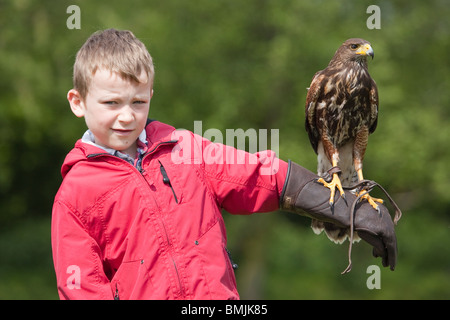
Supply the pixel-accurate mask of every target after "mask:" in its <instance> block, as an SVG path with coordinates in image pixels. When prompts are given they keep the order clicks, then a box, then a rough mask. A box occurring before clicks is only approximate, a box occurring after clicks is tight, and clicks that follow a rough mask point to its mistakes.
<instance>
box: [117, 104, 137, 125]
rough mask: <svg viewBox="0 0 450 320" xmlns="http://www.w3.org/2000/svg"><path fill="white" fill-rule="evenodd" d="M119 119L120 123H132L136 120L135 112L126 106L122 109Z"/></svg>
mask: <svg viewBox="0 0 450 320" xmlns="http://www.w3.org/2000/svg"><path fill="white" fill-rule="evenodd" d="M117 119H118V120H119V121H120V122H132V121H133V120H134V116H133V110H132V109H131V108H130V107H129V106H124V107H123V108H121V110H120V113H119V116H118V117H117Z"/></svg>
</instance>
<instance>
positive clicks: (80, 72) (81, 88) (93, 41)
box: [73, 29, 155, 99]
mask: <svg viewBox="0 0 450 320" xmlns="http://www.w3.org/2000/svg"><path fill="white" fill-rule="evenodd" d="M99 68H105V69H107V70H110V71H112V72H116V73H118V74H119V75H120V76H121V77H122V78H123V79H127V80H130V81H131V80H133V81H136V82H141V81H139V77H140V76H141V73H142V71H144V72H146V73H147V78H148V80H147V81H151V83H153V78H154V75H155V70H154V67H153V60H152V57H151V56H150V53H149V52H148V51H147V48H146V47H145V45H144V44H143V43H142V42H141V41H140V40H139V39H137V38H136V37H135V35H134V34H133V33H132V32H131V31H127V30H116V29H107V30H104V31H97V32H95V33H94V34H92V35H91V36H90V37H89V38H88V39H87V40H86V42H85V43H84V45H83V46H82V47H81V48H80V50H79V51H78V53H77V57H76V59H75V64H74V67H73V86H74V89H76V90H77V91H78V92H79V93H80V96H81V97H82V98H83V99H84V98H86V95H87V93H88V89H89V85H90V82H91V80H92V77H93V76H94V74H95V72H96V71H97V70H98V69H99Z"/></svg>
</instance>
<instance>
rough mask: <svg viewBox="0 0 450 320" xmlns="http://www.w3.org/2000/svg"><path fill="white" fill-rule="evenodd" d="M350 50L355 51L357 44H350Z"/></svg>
mask: <svg viewBox="0 0 450 320" xmlns="http://www.w3.org/2000/svg"><path fill="white" fill-rule="evenodd" d="M350 48H352V50H356V49H357V48H358V45H357V44H352V45H351V46H350Z"/></svg>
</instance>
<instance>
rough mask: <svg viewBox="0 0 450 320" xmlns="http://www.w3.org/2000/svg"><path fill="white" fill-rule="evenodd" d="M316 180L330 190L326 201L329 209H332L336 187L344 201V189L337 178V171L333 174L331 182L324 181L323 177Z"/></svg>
mask: <svg viewBox="0 0 450 320" xmlns="http://www.w3.org/2000/svg"><path fill="white" fill-rule="evenodd" d="M317 182H319V183H320V184H323V185H324V186H325V187H326V188H328V189H330V190H331V193H330V201H329V202H328V203H329V205H330V207H331V210H333V209H334V195H335V193H336V188H337V189H338V190H339V193H340V194H341V197H342V198H343V199H344V201H346V200H345V193H344V189H343V188H342V184H341V180H340V179H339V176H338V175H337V173H334V174H333V179H332V180H331V182H326V181H325V180H324V179H323V178H319V179H317ZM346 202H347V201H346Z"/></svg>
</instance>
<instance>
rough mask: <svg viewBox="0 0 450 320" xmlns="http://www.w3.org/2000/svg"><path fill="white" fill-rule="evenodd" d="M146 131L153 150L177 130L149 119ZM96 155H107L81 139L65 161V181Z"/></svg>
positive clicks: (63, 172)
mask: <svg viewBox="0 0 450 320" xmlns="http://www.w3.org/2000/svg"><path fill="white" fill-rule="evenodd" d="M145 131H146V132H147V141H148V144H149V149H152V146H153V145H156V144H158V143H160V142H162V141H166V140H171V135H172V133H173V132H174V131H175V128H174V127H172V126H170V125H168V124H165V123H162V122H159V121H156V120H150V119H149V120H148V121H147V126H146V127H145ZM96 153H105V151H104V150H103V149H100V148H98V147H96V146H94V145H91V144H87V143H84V142H82V141H81V139H79V140H78V141H77V142H76V143H75V147H74V148H73V149H72V150H71V151H70V152H69V153H68V154H67V156H66V158H65V159H64V163H63V165H62V167H61V175H62V177H63V179H64V177H65V176H66V175H67V174H68V173H69V171H70V169H72V167H73V166H74V165H75V164H77V163H78V162H79V161H86V160H87V158H88V156H89V155H91V154H96Z"/></svg>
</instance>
